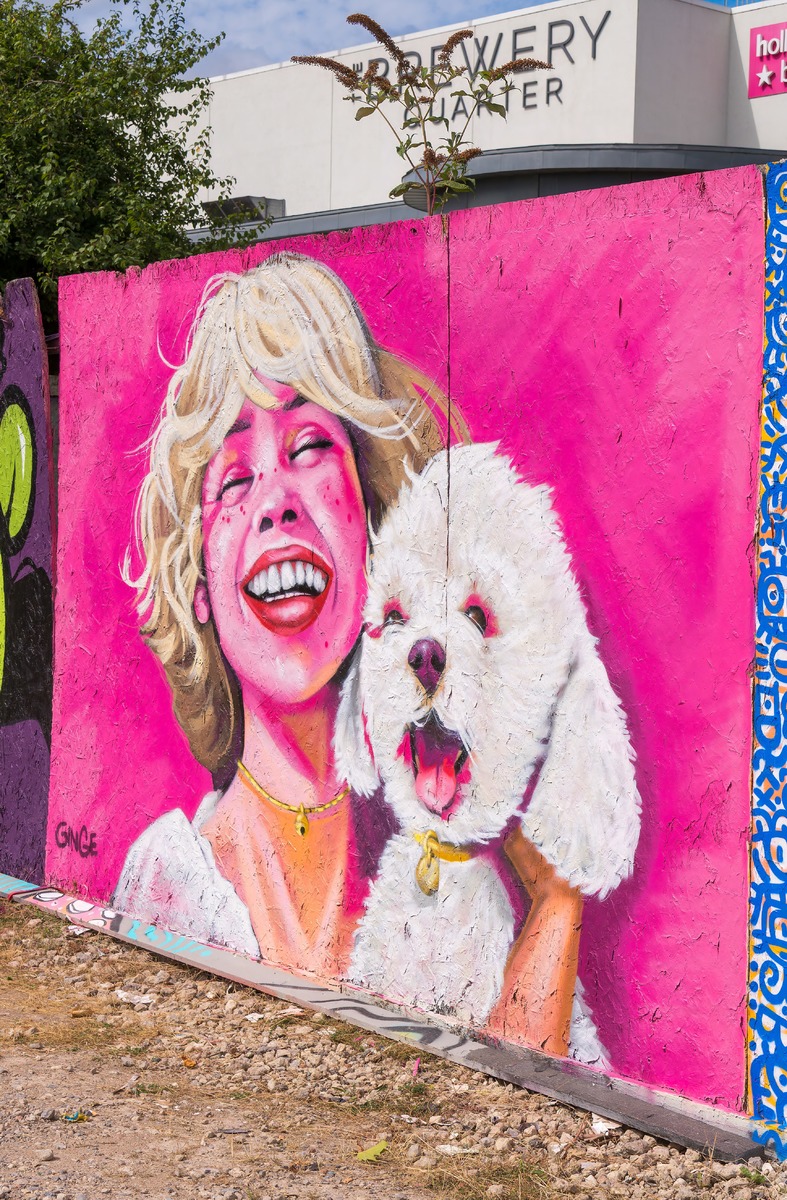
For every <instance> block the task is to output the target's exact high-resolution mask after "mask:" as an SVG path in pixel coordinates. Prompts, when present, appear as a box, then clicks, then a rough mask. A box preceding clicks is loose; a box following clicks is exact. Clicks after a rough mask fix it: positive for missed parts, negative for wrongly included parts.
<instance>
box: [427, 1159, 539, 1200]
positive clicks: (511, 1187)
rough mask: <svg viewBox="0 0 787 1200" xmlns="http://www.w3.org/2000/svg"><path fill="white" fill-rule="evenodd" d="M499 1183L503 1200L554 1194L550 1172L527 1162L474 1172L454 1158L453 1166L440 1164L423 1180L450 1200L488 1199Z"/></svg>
mask: <svg viewBox="0 0 787 1200" xmlns="http://www.w3.org/2000/svg"><path fill="white" fill-rule="evenodd" d="M419 1174H420V1172H419ZM495 1184H497V1185H498V1186H500V1187H502V1189H503V1190H502V1192H500V1194H499V1195H500V1200H546V1198H547V1197H549V1196H552V1195H554V1192H553V1189H552V1187H551V1180H550V1177H549V1175H548V1174H547V1173H546V1171H544V1170H543V1169H542V1168H541V1167H538V1166H536V1165H535V1164H533V1163H527V1162H521V1163H518V1164H517V1165H516V1166H513V1167H503V1166H498V1167H489V1168H482V1169H481V1170H480V1171H479V1170H476V1171H472V1170H468V1169H466V1168H464V1169H463V1168H462V1167H461V1166H459V1165H457V1163H456V1159H453V1160H452V1162H451V1165H450V1167H449V1166H448V1165H446V1166H442V1164H438V1165H437V1166H436V1167H434V1168H433V1169H432V1170H431V1171H430V1172H429V1173H428V1175H427V1176H426V1177H425V1178H424V1179H423V1181H422V1186H424V1187H426V1188H428V1189H429V1191H431V1192H432V1193H434V1195H436V1196H445V1197H450V1200H487V1196H488V1190H489V1188H490V1187H492V1186H493V1185H495Z"/></svg>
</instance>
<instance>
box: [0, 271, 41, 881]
mask: <svg viewBox="0 0 787 1200" xmlns="http://www.w3.org/2000/svg"><path fill="white" fill-rule="evenodd" d="M49 428H50V425H49V376H48V364H47V354H46V346H45V342H44V331H43V328H42V325H41V312H40V309H39V306H38V297H37V296H36V291H35V287H34V286H33V282H32V280H30V279H19V280H15V281H14V282H13V283H11V284H9V285H8V287H7V288H6V290H5V293H4V294H3V296H2V298H1V299H0V870H2V871H7V872H9V873H11V874H15V875H18V876H20V877H21V878H23V879H29V880H34V881H42V880H43V873H44V849H45V837H46V818H47V804H48V797H49V742H50V732H51V726H52V584H51V576H52V470H51V453H50V435H49Z"/></svg>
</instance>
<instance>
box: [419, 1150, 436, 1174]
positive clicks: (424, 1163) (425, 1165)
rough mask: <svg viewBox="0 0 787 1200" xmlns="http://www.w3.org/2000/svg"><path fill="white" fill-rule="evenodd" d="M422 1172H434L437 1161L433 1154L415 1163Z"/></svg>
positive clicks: (426, 1155)
mask: <svg viewBox="0 0 787 1200" xmlns="http://www.w3.org/2000/svg"><path fill="white" fill-rule="evenodd" d="M415 1165H416V1167H418V1169H419V1170H421V1171H433V1170H434V1168H435V1167H436V1166H437V1159H436V1158H432V1156H431V1154H424V1156H423V1158H419V1159H417V1160H416V1163H415Z"/></svg>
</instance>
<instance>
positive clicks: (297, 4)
mask: <svg viewBox="0 0 787 1200" xmlns="http://www.w3.org/2000/svg"><path fill="white" fill-rule="evenodd" d="M543 2H544V0H529V2H528V0H519V2H517V0H513V2H512V3H511V4H505V3H504V0H503V2H501V0H431V2H430V3H429V4H428V5H427V4H424V2H423V0H356V3H358V7H357V8H356V7H354V6H353V0H187V2H186V12H187V14H188V16H189V19H190V22H191V24H192V25H193V27H194V28H195V29H197V30H198V31H199V32H200V33H201V34H203V35H204V36H205V37H212V36H213V35H215V34H216V33H219V32H221V31H222V30H223V31H224V32H225V33H226V35H227V36H226V38H225V39H224V41H223V43H222V44H221V46H219V48H218V49H217V50H214V52H213V53H212V54H211V55H210V56H209V57H208V58H206V59H205V60H204V63H203V64H202V66H201V68H200V71H201V73H204V74H209V75H219V74H223V73H225V72H230V71H243V70H245V69H246V68H248V67H259V66H262V65H263V64H265V63H275V62H284V61H286V59H288V58H289V57H290V55H292V54H319V53H321V52H325V51H327V50H337V49H339V47H342V46H353V45H358V44H359V43H360V42H362V41H364V37H363V32H362V31H361V30H357V29H354V28H351V27H350V26H348V25H346V24H345V22H344V18H345V17H346V16H347V14H348V13H349V12H357V11H359V9H360V11H361V12H366V13H368V14H369V16H372V17H374V18H375V19H376V20H378V21H379V22H380V23H381V24H382V25H383V26H384V27H385V28H386V29H388V31H389V32H390V33H392V34H393V35H394V36H395V37H396V36H399V35H400V34H404V33H414V32H417V31H419V30H421V29H434V28H437V27H439V26H441V25H450V24H453V23H455V22H457V21H469V20H471V19H472V18H474V17H486V16H491V15H494V14H495V13H501V12H512V11H516V10H517V9H522V8H530V7H532V6H533V4H536V3H543ZM624 2H625V0H624ZM712 2H715V3H724V2H725V0H712ZM729 2H730V0H727V3H728V4H729ZM109 8H110V3H109V0H86V3H84V4H83V6H82V9H81V10H80V12H81V15H80V17H79V23H80V25H82V26H83V27H84V28H89V26H90V25H91V24H92V22H93V21H94V20H95V18H96V17H98V16H101V15H103V14H104V13H106V12H107V11H108V10H109ZM359 33H360V35H361V36H359Z"/></svg>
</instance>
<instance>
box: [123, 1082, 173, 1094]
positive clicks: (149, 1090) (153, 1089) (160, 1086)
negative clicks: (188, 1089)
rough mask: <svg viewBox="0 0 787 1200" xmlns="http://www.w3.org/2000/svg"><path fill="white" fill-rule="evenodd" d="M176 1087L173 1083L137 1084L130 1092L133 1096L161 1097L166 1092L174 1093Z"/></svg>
mask: <svg viewBox="0 0 787 1200" xmlns="http://www.w3.org/2000/svg"><path fill="white" fill-rule="evenodd" d="M175 1090H176V1085H175V1084H171V1083H135V1084H134V1086H133V1087H132V1088H129V1091H130V1092H131V1094H132V1095H133V1096H161V1095H162V1094H163V1093H164V1092H174V1091H175Z"/></svg>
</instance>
